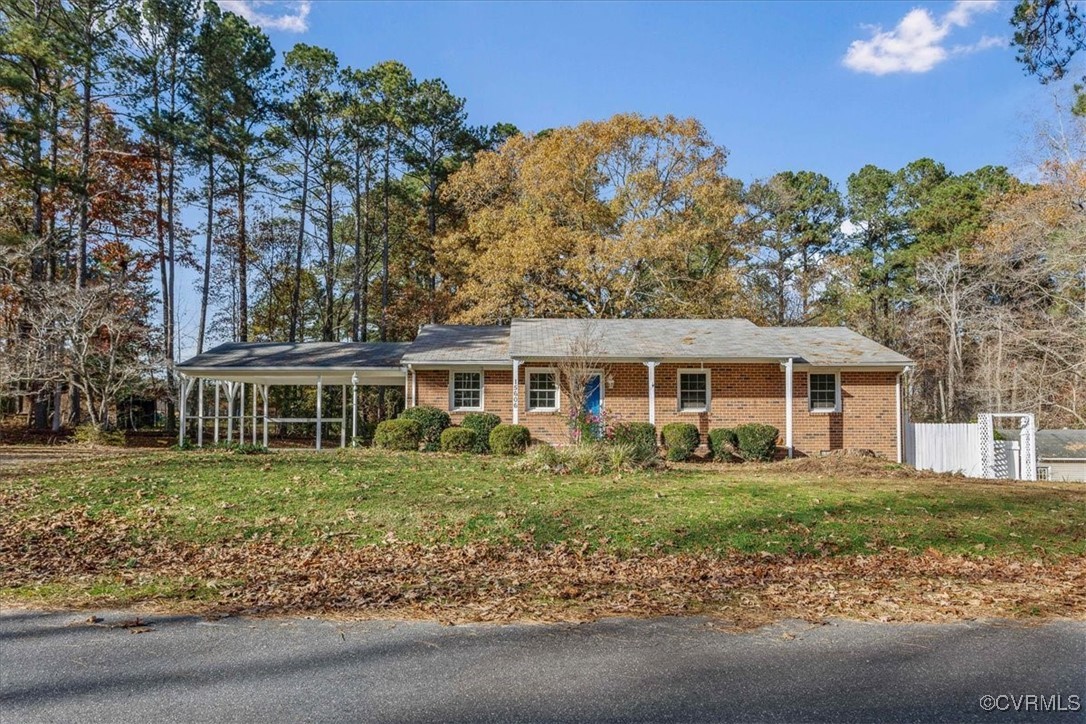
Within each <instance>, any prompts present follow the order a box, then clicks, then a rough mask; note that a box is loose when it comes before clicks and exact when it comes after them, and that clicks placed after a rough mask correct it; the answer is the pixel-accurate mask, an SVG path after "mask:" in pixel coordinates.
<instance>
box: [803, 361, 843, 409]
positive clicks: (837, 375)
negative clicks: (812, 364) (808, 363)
mask: <svg viewBox="0 0 1086 724" xmlns="http://www.w3.org/2000/svg"><path fill="white" fill-rule="evenodd" d="M811 375H833V377H834V385H833V386H834V401H833V409H832V410H827V409H825V408H819V409H817V410H816V409H815V408H814V406H813V405H812V404H811ZM840 411H841V371H840V370H817V369H815V370H808V371H807V412H809V413H811V414H812V415H832V414H834V413H837V412H840Z"/></svg>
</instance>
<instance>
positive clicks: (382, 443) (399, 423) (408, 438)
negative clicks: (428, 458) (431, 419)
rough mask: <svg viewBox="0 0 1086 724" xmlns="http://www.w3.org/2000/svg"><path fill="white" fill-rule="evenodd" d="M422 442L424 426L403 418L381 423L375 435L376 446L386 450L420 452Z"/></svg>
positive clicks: (374, 442)
mask: <svg viewBox="0 0 1086 724" xmlns="http://www.w3.org/2000/svg"><path fill="white" fill-rule="evenodd" d="M421 440H422V425H420V424H419V423H418V422H416V421H415V420H407V419H404V418H402V417H401V418H400V419H398V420H385V421H384V422H382V423H379V424H378V425H377V430H376V431H375V432H374V433H373V444H374V446H375V447H380V448H384V449H386V450H418V449H419V442H420V441H421Z"/></svg>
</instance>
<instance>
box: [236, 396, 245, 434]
mask: <svg viewBox="0 0 1086 724" xmlns="http://www.w3.org/2000/svg"><path fill="white" fill-rule="evenodd" d="M244 444H245V383H244V382H242V383H241V396H240V398H239V402H238V445H244Z"/></svg>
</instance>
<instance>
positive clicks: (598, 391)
mask: <svg viewBox="0 0 1086 724" xmlns="http://www.w3.org/2000/svg"><path fill="white" fill-rule="evenodd" d="M584 412H585V415H586V417H588V419H589V420H592V421H593V434H594V435H595V436H596V437H600V435H601V434H602V432H603V429H602V420H601V418H600V413H601V412H603V377H602V375H600V374H599V373H593V374H590V375H588V377H586V378H585V383H584Z"/></svg>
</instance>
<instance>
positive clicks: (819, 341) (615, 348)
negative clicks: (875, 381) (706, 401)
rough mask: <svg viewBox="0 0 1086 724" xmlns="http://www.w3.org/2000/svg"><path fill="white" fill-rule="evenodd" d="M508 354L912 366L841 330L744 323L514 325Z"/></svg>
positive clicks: (666, 321)
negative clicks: (585, 352) (578, 352)
mask: <svg viewBox="0 0 1086 724" xmlns="http://www.w3.org/2000/svg"><path fill="white" fill-rule="evenodd" d="M509 344H510V352H511V354H512V356H514V357H517V358H518V359H531V358H537V359H546V358H555V357H561V356H563V355H566V354H568V353H569V352H570V350H571V349H584V348H585V346H589V347H591V348H592V349H593V350H594V351H593V352H592V354H591V356H595V357H599V358H600V359H658V360H669V359H783V358H786V357H793V358H795V359H796V361H797V362H801V363H802V362H807V363H809V364H813V365H827V366H829V365H905V364H908V363H909V362H910V360H909V359H908V358H907V357H905V356H904V355H901V354H898V353H897V352H894V351H893V350H891V349H888V348H886V347H884V346H882V345H881V344H878V343H877V342H875V341H874V340H871V339H868V338H867V337H864V336H863V335H861V334H858V333H856V332H853V331H852V330H851V329H847V328H845V327H802V328H800V327H758V326H757V325H755V324H754V323H752V322H750V321H748V320H746V319H600V320H590V319H515V320H513V324H512V333H511V335H510V343H509Z"/></svg>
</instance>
